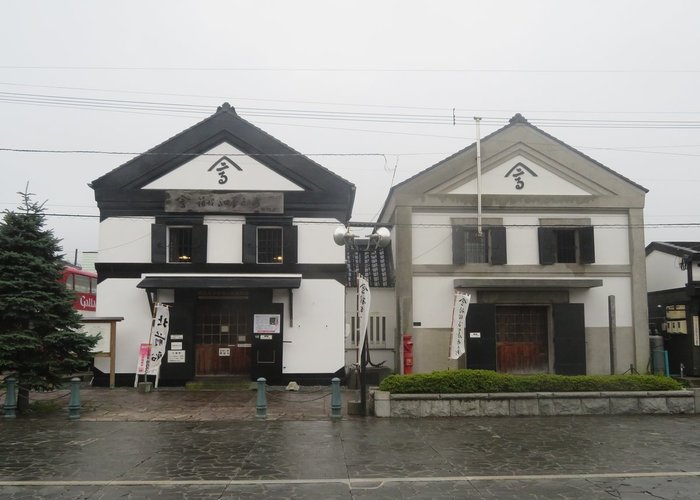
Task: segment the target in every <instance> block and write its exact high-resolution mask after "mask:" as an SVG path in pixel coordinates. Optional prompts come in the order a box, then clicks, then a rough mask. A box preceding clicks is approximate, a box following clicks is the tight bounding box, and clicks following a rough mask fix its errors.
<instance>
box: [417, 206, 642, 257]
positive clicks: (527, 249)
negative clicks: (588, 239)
mask: <svg viewBox="0 0 700 500" xmlns="http://www.w3.org/2000/svg"><path fill="white" fill-rule="evenodd" d="M460 217H461V218H465V217H476V212H474V213H447V214H436V213H414V214H413V217H412V223H413V233H412V244H413V264H452V228H451V219H452V218H460ZM482 217H483V218H485V219H486V218H489V217H498V218H502V219H503V224H504V225H505V226H506V247H507V251H508V255H507V258H508V265H539V241H538V236H537V228H538V226H539V220H540V218H558V219H576V218H588V219H590V220H591V224H592V225H593V226H594V227H595V229H594V239H595V253H596V261H595V264H593V266H595V265H627V264H629V239H628V234H627V232H628V230H627V223H628V218H627V216H626V215H623V214H584V215H583V216H582V215H581V214H575V213H546V214H515V213H505V214H501V213H499V214H490V213H488V212H484V213H483V214H482Z"/></svg>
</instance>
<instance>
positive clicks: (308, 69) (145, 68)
mask: <svg viewBox="0 0 700 500" xmlns="http://www.w3.org/2000/svg"><path fill="white" fill-rule="evenodd" d="M0 69H13V70H47V71H56V70H61V71H204V72H215V71H222V72H227V71H233V72H271V73H274V72H284V73H516V74H517V73H522V74H586V73H590V74H605V73H607V74H664V75H665V74H674V73H675V74H698V73H700V69H687V68H666V69H662V68H654V69H650V68H627V69H624V68H615V69H608V68H584V69H582V68H579V69H574V68H537V69H532V68H530V69H522V68H408V67H396V68H380V67H374V68H372V67H366V68H361V67H358V68H341V67H325V68H324V67H284V66H279V67H274V66H269V67H262V66H258V67H254V66H228V67H225V66H219V67H216V66H209V67H207V66H58V65H54V66H52V65H44V66H42V65H33V66H32V65H0Z"/></svg>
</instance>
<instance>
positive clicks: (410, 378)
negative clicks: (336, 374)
mask: <svg viewBox="0 0 700 500" xmlns="http://www.w3.org/2000/svg"><path fill="white" fill-rule="evenodd" d="M682 388H683V387H682V386H681V384H680V383H679V382H677V381H676V380H673V379H672V378H668V377H661V376H657V375H549V374H541V375H509V374H506V373H496V372H493V371H490V370H449V371H441V372H433V373H419V374H414V375H390V376H389V377H387V378H385V379H384V380H382V382H381V383H380V384H379V389H380V390H382V391H389V392H391V393H394V394H428V393H443V394H444V393H451V394H455V393H480V392H600V391H675V390H680V389H682Z"/></svg>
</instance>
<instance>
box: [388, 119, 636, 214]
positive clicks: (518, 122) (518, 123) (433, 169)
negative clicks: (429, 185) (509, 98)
mask: <svg viewBox="0 0 700 500" xmlns="http://www.w3.org/2000/svg"><path fill="white" fill-rule="evenodd" d="M522 126H525V127H527V128H528V129H530V130H533V131H535V132H536V133H537V134H539V135H541V136H543V137H544V138H546V139H549V140H551V141H553V142H555V143H557V144H559V145H561V146H563V147H564V149H565V150H567V151H569V152H571V153H573V154H575V155H577V156H578V157H580V158H582V159H585V160H586V161H588V162H590V163H592V164H594V165H595V166H596V167H599V168H600V169H601V170H603V171H605V172H607V173H609V174H612V175H613V176H614V177H616V178H617V179H619V180H622V181H623V182H624V183H626V184H627V185H629V186H631V187H633V188H634V189H637V190H639V191H642V192H644V193H647V192H648V191H649V190H648V189H646V188H645V187H643V186H641V185H640V184H637V183H635V182H633V181H632V180H630V179H628V178H627V177H625V176H623V175H621V174H619V173H617V172H615V171H614V170H612V169H610V168H609V167H606V166H605V165H603V164H602V163H600V162H598V161H596V160H594V159H593V158H591V157H590V156H588V155H586V154H584V153H582V152H581V151H579V150H577V149H575V148H573V147H571V146H569V145H568V144H566V143H565V142H563V141H561V140H560V139H557V138H556V137H554V136H552V135H550V134H548V133H547V132H545V131H543V130H541V129H540V128H538V127H535V126H534V125H532V124H531V123H530V122H528V121H527V120H526V119H525V117H523V116H522V115H521V114H520V113H516V114H515V115H514V116H513V117H512V118H511V119H510V120H509V122H508V124H507V125H506V126H504V127H501V128H500V129H498V130H496V131H494V132H492V133H490V134H488V135H486V136H485V137H483V138H482V139H481V143H482V146H483V145H484V143H488V142H489V141H490V140H492V139H494V138H496V137H497V136H500V135H504V134H505V133H506V132H507V131H508V130H509V129H511V128H514V127H522ZM475 150H476V142H474V143H472V144H470V145H469V146H467V147H466V148H464V149H461V150H459V151H457V152H456V153H454V154H452V155H450V156H448V157H447V158H445V159H443V160H440V161H439V162H437V163H436V164H434V165H432V166H430V167H428V168H426V169H425V170H423V171H421V172H418V173H417V174H415V175H413V176H412V177H409V178H408V179H406V180H404V181H402V182H400V183H398V184H396V185H395V186H393V187H392V188H391V189H390V190H389V195H388V196H387V199H386V201H385V202H384V206H383V207H382V211H381V212H380V215H379V218H378V219H377V220H378V221H382V220H383V219H382V218H383V217H385V216H386V215H387V214H386V210H387V208H388V207H389V204H390V203H391V200H392V197H393V196H394V195H395V194H396V193H397V192H399V191H401V190H402V189H405V188H406V187H407V186H410V185H411V184H414V183H415V182H416V181H418V180H419V179H422V178H424V177H426V176H428V175H431V174H433V173H437V172H439V171H440V170H441V169H442V168H444V166H445V165H446V164H447V163H448V162H450V161H451V160H454V159H455V158H457V157H460V156H462V155H465V153H467V152H471V151H474V156H475Z"/></svg>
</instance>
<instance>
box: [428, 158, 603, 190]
mask: <svg viewBox="0 0 700 500" xmlns="http://www.w3.org/2000/svg"><path fill="white" fill-rule="evenodd" d="M434 191H437V192H444V193H447V194H476V192H477V180H476V178H472V179H470V180H467V181H462V182H458V183H457V184H456V185H455V184H454V183H452V185H450V186H447V187H445V188H443V189H438V190H434ZM481 192H482V194H511V195H513V194H516V195H523V196H527V195H572V196H590V195H591V194H592V193H591V191H590V190H587V189H582V188H581V187H579V186H577V185H576V184H574V183H573V182H571V181H569V180H567V179H565V178H563V177H561V176H559V175H557V173H556V172H552V171H550V170H549V169H547V167H545V166H543V165H541V164H538V163H536V162H534V161H531V160H529V159H527V158H525V157H524V156H522V155H516V156H514V157H513V158H510V159H509V160H508V161H505V162H502V163H499V164H496V165H494V166H491V167H490V168H488V169H487V170H486V171H484V172H483V173H482V176H481Z"/></svg>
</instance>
